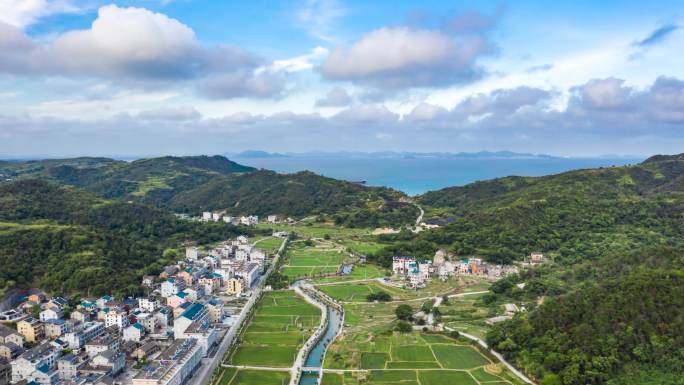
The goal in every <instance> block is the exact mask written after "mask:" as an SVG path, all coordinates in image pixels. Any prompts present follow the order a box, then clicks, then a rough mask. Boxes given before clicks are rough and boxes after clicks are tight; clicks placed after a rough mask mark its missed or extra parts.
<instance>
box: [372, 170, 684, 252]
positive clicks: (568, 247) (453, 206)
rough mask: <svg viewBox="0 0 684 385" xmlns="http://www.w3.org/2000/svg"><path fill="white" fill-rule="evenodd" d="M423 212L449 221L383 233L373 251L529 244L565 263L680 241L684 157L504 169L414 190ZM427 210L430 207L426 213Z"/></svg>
mask: <svg viewBox="0 0 684 385" xmlns="http://www.w3.org/2000/svg"><path fill="white" fill-rule="evenodd" d="M418 201H419V203H420V204H421V205H423V207H425V208H426V209H427V212H428V214H427V215H428V216H429V215H431V214H432V213H439V215H440V216H442V217H451V218H452V219H453V222H452V223H450V224H448V225H446V226H443V227H441V228H439V229H436V230H432V231H427V232H423V233H420V234H419V235H412V234H408V233H406V234H400V235H398V236H392V237H385V238H386V239H393V240H395V241H398V243H397V244H395V245H393V246H391V247H389V248H388V249H386V250H384V251H382V252H380V253H379V259H380V260H381V261H383V262H386V257H388V256H391V255H403V254H406V255H413V254H416V255H421V256H428V255H432V253H434V251H435V250H436V249H437V248H438V247H444V248H446V249H448V250H449V251H451V252H453V253H455V254H457V255H460V256H469V255H477V256H481V257H484V258H485V259H488V260H490V261H495V262H504V263H508V262H511V261H513V260H519V259H521V258H522V257H523V256H524V255H526V254H529V253H530V252H534V251H542V252H544V253H546V254H548V255H551V256H553V257H555V260H556V262H560V263H564V264H572V263H576V262H578V261H581V260H586V259H598V258H600V257H601V256H603V255H605V254H606V253H608V252H614V251H623V252H628V251H631V250H633V249H634V248H638V247H642V246H653V245H676V244H680V243H681V242H682V239H683V238H682V235H684V226H683V223H682V220H681V218H682V215H683V214H684V162H681V161H670V160H668V161H663V162H650V163H644V164H641V165H636V166H626V167H611V168H599V169H588V170H577V171H571V172H567V173H563V174H559V175H552V176H547V177H538V178H531V177H530V178H523V177H508V178H499V179H495V180H492V181H487V182H478V183H473V184H470V185H467V186H464V187H452V188H448V189H444V190H439V191H436V192H430V193H427V194H425V195H423V196H420V197H418ZM433 215H434V214H433Z"/></svg>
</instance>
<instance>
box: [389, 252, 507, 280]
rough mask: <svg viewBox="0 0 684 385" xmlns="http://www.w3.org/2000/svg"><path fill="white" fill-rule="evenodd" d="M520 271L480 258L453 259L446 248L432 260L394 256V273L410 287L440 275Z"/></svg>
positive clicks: (499, 274) (501, 274)
mask: <svg viewBox="0 0 684 385" xmlns="http://www.w3.org/2000/svg"><path fill="white" fill-rule="evenodd" d="M517 272H518V268H517V267H516V266H513V265H498V264H492V263H488V262H485V261H483V260H482V259H480V258H467V259H461V260H458V261H453V260H452V257H451V256H450V255H448V253H447V252H446V251H445V250H438V251H437V252H436V253H435V255H434V257H433V259H432V261H429V260H424V261H420V260H417V259H416V258H415V257H394V258H393V259H392V273H393V275H394V276H397V277H401V278H403V279H404V283H405V286H406V287H408V288H423V287H425V285H427V283H428V282H429V280H430V278H432V277H438V278H439V279H441V280H443V281H446V280H448V279H449V278H451V277H453V276H483V277H490V278H499V277H504V276H507V275H510V274H515V273H517Z"/></svg>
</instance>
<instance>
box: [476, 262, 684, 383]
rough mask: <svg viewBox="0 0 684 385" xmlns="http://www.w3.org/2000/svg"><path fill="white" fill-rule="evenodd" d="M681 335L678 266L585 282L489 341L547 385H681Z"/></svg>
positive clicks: (683, 286) (683, 277)
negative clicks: (626, 384)
mask: <svg viewBox="0 0 684 385" xmlns="http://www.w3.org/2000/svg"><path fill="white" fill-rule="evenodd" d="M680 255H681V254H680ZM683 336H684V270H682V268H681V264H680V265H679V268H676V269H667V270H663V269H649V268H639V269H637V270H635V271H631V272H626V273H624V274H619V275H610V276H609V277H603V278H598V279H596V280H595V279H591V280H586V279H585V280H582V284H581V285H579V286H577V288H576V289H575V290H572V291H570V292H569V293H567V294H564V295H561V296H558V297H550V298H549V299H547V300H546V301H545V302H544V304H543V305H541V306H539V307H537V308H536V309H535V310H534V311H532V312H530V313H529V314H527V315H519V316H517V317H515V318H514V319H513V320H511V321H507V322H504V323H502V324H500V325H498V326H496V327H495V328H494V329H493V330H492V331H491V332H490V333H489V334H488V336H487V341H488V343H489V344H490V345H491V346H494V347H495V348H496V349H497V350H498V351H500V352H502V353H503V354H504V355H505V356H506V357H507V358H509V359H511V360H513V361H514V362H515V363H516V365H517V366H518V367H520V368H523V369H524V370H525V371H526V372H528V373H529V374H531V375H533V376H534V377H536V378H538V379H541V380H542V384H544V385H556V384H558V385H561V384H562V385H580V384H615V385H618V384H625V383H629V384H633V385H637V384H676V383H679V382H676V381H678V379H680V378H681V376H682V374H684V337H683Z"/></svg>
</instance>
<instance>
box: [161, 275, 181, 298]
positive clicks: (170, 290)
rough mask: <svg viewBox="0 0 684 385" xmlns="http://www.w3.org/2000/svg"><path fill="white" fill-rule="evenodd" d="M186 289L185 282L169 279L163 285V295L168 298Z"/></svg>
mask: <svg viewBox="0 0 684 385" xmlns="http://www.w3.org/2000/svg"><path fill="white" fill-rule="evenodd" d="M184 288H185V281H183V280H178V279H175V278H169V279H167V280H166V281H164V282H162V283H161V295H162V297H164V298H168V297H170V296H172V295H174V294H176V293H178V292H179V291H181V290H183V289H184Z"/></svg>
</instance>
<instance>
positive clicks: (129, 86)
mask: <svg viewBox="0 0 684 385" xmlns="http://www.w3.org/2000/svg"><path fill="white" fill-rule="evenodd" d="M683 27H684V1H668V0H662V1H659V2H658V4H657V6H654V4H653V3H648V2H643V1H626V0H623V1H609V0H606V1H600V2H597V1H582V0H575V1H555V2H549V1H524V2H522V1H516V2H513V1H511V2H505V1H496V2H495V1H444V0H440V1H400V0H394V1H372V2H369V1H344V0H299V1H273V0H271V1H267V0H253V1H248V2H245V1H239V2H238V1H209V0H138V1H134V0H129V1H100V0H82V1H79V0H54V1H50V0H0V158H1V157H37V156H49V157H59V156H79V155H102V156H152V155H162V154H179V155H183V154H215V153H226V152H231V153H234V152H240V151H245V150H250V149H252V150H253V149H258V150H265V151H274V152H307V151H364V152H375V151H411V152H474V151H482V150H489V151H501V150H510V151H516V152H532V153H544V154H552V155H559V156H599V155H608V154H611V155H613V154H614V155H637V156H648V155H652V154H655V153H681V152H684V28H683Z"/></svg>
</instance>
